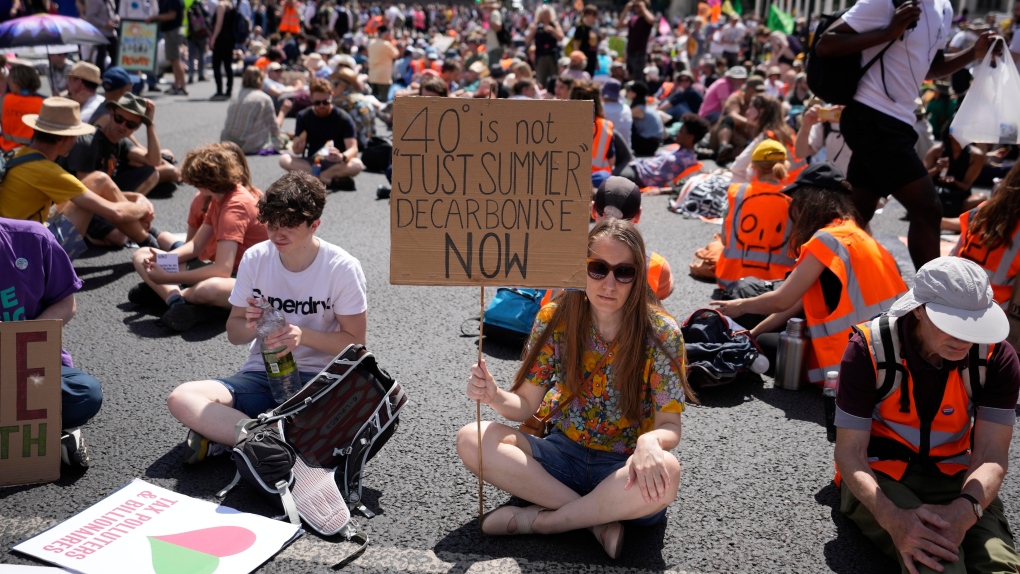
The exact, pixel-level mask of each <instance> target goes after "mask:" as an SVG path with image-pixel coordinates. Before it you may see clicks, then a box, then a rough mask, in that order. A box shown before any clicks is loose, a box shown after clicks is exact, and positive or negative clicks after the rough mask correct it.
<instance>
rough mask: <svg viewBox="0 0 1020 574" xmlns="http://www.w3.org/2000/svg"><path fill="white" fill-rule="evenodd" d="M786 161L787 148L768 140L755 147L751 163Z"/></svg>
mask: <svg viewBox="0 0 1020 574" xmlns="http://www.w3.org/2000/svg"><path fill="white" fill-rule="evenodd" d="M784 159H786V148H785V147H783V144H781V143H779V142H777V141H776V140H773V139H767V140H764V141H762V142H761V143H760V144H758V145H757V146H755V148H754V151H753V152H751V161H782V160H784Z"/></svg>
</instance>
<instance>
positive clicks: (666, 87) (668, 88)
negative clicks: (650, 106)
mask: <svg viewBox="0 0 1020 574" xmlns="http://www.w3.org/2000/svg"><path fill="white" fill-rule="evenodd" d="M672 93H673V82H663V83H662V87H661V88H659V94H660V95H659V100H660V101H661V100H665V99H666V98H668V97H669V95H670V94H672Z"/></svg>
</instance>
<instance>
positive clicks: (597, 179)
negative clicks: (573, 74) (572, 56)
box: [570, 80, 616, 187]
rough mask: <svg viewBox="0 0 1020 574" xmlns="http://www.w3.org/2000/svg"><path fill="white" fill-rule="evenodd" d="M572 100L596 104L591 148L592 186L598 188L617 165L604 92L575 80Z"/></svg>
mask: <svg viewBox="0 0 1020 574" xmlns="http://www.w3.org/2000/svg"><path fill="white" fill-rule="evenodd" d="M570 99H571V100H590V101H592V102H594V109H595V124H594V126H593V130H594V134H593V136H592V137H593V141H592V146H591V186H592V187H598V186H599V184H601V183H602V182H603V181H605V180H606V178H607V177H609V176H611V175H613V166H614V165H615V163H616V146H615V145H614V143H613V122H611V121H609V120H607V119H606V118H605V116H604V115H603V112H602V90H601V89H600V88H599V85H598V84H596V83H594V82H592V81H588V80H575V81H574V87H573V88H571V89H570Z"/></svg>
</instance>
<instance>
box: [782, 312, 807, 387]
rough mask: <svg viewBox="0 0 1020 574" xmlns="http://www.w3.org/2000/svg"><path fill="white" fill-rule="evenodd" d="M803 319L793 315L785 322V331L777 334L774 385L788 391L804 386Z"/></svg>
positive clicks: (804, 346) (804, 344) (804, 342)
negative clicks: (777, 349) (777, 347)
mask: <svg viewBox="0 0 1020 574" xmlns="http://www.w3.org/2000/svg"><path fill="white" fill-rule="evenodd" d="M807 343H808V342H807V339H805V338H804V319H799V318H797V317H794V318H793V319H790V320H789V321H787V323H786V331H783V332H782V333H781V334H780V335H779V352H778V353H776V386H777V387H779V388H781V389H786V390H788V391H799V390H800V389H801V388H802V387H803V386H804V378H803V372H804V351H805V350H806V347H807Z"/></svg>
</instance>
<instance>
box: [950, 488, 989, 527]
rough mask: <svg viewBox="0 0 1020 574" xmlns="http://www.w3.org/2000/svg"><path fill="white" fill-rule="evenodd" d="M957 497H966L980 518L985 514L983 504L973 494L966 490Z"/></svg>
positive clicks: (975, 514)
mask: <svg viewBox="0 0 1020 574" xmlns="http://www.w3.org/2000/svg"><path fill="white" fill-rule="evenodd" d="M957 498H962V499H964V500H966V501H967V502H969V503H970V505H971V506H972V507H973V509H974V516H977V519H978V520H981V517H982V516H984V515H985V511H984V509H983V508H981V504H980V503H979V502H978V501H977V499H976V498H974V497H973V496H971V495H969V494H967V493H966V492H964V493H962V494H960V496H957Z"/></svg>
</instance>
